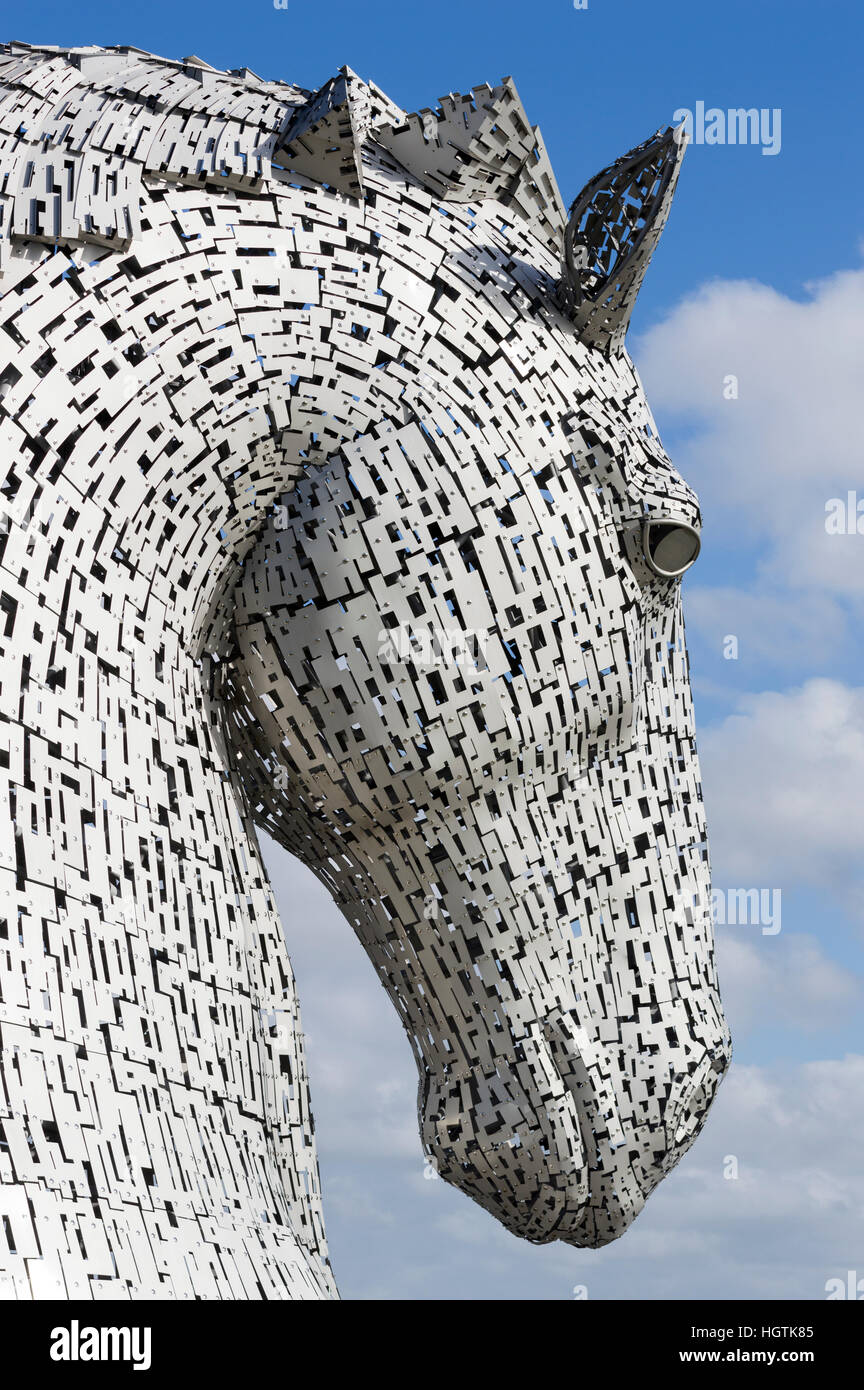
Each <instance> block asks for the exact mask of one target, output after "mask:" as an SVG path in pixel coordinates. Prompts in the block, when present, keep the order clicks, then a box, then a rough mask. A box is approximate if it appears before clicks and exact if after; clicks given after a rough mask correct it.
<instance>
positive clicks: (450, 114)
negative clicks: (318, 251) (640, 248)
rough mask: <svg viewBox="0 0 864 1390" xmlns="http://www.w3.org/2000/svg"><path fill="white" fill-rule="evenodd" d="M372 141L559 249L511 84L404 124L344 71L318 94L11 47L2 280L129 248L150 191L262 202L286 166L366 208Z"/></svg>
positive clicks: (1, 124)
mask: <svg viewBox="0 0 864 1390" xmlns="http://www.w3.org/2000/svg"><path fill="white" fill-rule="evenodd" d="M370 132H373V133H374V136H375V139H376V141H377V142H378V143H379V144H380V145H382V146H383V147H384V148H385V149H387V150H389V152H390V153H391V154H393V155H394V156H395V158H396V160H397V162H398V163H399V164H400V165H401V166H402V168H403V170H404V169H406V168H407V169H408V170H409V171H411V172H412V173H413V174H414V175H416V177H417V178H418V180H419V181H420V182H422V183H424V184H425V185H426V186H427V188H428V189H429V190H430V191H431V192H432V193H433V195H437V196H439V197H441V198H449V199H452V200H454V201H457V202H474V201H476V200H477V199H481V200H482V199H483V198H484V197H488V196H496V197H500V198H502V200H503V201H504V202H506V203H507V204H509V205H512V207H513V209H514V211H515V212H517V213H518V214H519V215H520V216H521V217H522V218H525V219H526V220H528V221H529V222H530V223H531V224H532V225H533V227H534V230H535V232H536V234H537V235H538V236H540V237H541V239H543V240H545V241H546V242H547V244H548V245H549V246H550V247H552V248H555V249H556V250H558V249H560V245H561V238H562V234H563V228H564V224H565V221H566V215H565V212H564V207H563V204H562V202H561V197H560V194H559V192H558V188H557V185H556V183H555V178H554V175H553V173H552V168H551V165H550V164H549V160H548V156H547V155H546V151H545V148H544V146H543V142H542V138H541V136H540V132H539V130H538V129H537V127H536V126H532V125H531V124H530V122H529V121H528V118H527V116H526V114H525V111H524V108H523V107H522V103H521V101H520V100H519V97H518V94H517V92H516V89H515V87H514V86H513V83H512V80H511V79H510V78H505V79H504V80H503V82H502V84H501V85H500V86H499V87H496V88H491V87H489V86H488V85H487V86H483V87H479V88H474V89H473V90H472V91H471V92H470V93H468V94H467V95H464V96H460V95H454V94H452V93H451V94H450V95H449V96H447V97H444V98H442V99H441V106H440V108H436V110H435V111H431V110H428V109H427V110H423V111H420V112H415V113H411V114H410V115H408V114H406V112H404V111H403V110H401V108H400V107H398V106H396V105H395V104H394V103H393V102H392V101H390V99H389V98H388V97H387V96H385V94H384V93H383V92H381V91H380V89H379V88H377V87H376V86H375V85H374V84H373V83H366V82H363V81H361V79H359V78H358V77H357V75H356V73H353V72H352V71H351V70H350V68H345V67H343V68H341V69H340V72H339V75H338V76H337V77H335V78H332V79H331V80H330V81H329V82H327V83H325V84H324V86H323V87H321V88H320V89H319V90H318V91H317V92H310V91H308V90H307V89H306V88H304V87H298V86H294V85H293V84H291V83H287V82H281V81H272V82H271V81H265V80H264V79H263V78H261V77H259V76H258V75H257V74H256V73H254V72H252V71H251V70H250V69H249V68H245V67H244V68H232V69H230V70H229V71H227V72H221V71H219V70H217V69H216V68H212V67H210V66H209V65H208V64H207V63H205V62H204V61H203V60H202V59H200V58H197V57H194V56H190V57H187V58H181V59H179V60H176V61H172V60H171V59H168V58H159V57H157V56H155V55H154V54H151V53H147V52H144V51H143V50H141V49H138V48H133V47H130V46H122V47H115V48H95V47H90V48H60V47H53V46H47V45H46V46H31V45H29V44H24V43H14V42H13V43H7V44H2V45H0V176H2V177H0V271H2V270H3V269H4V268H5V266H6V264H8V258H9V255H10V250H11V247H12V246H13V244H14V243H15V242H24V241H26V242H36V243H42V244H43V245H45V244H47V245H49V246H54V245H56V244H58V243H70V242H72V243H76V242H77V243H79V244H80V243H85V244H86V243H90V244H96V245H100V246H104V247H108V248H111V249H116V250H121V251H125V250H128V249H129V248H130V247H131V245H132V243H133V241H134V240H135V239H136V237H137V236H138V235H139V233H140V230H141V225H140V205H141V202H142V195H143V192H144V184H145V181H146V180H148V179H155V180H162V181H168V182H172V183H177V184H182V185H194V186H197V187H202V186H209V187H210V188H211V189H212V190H214V191H224V190H231V191H233V192H235V193H245V194H247V195H253V196H254V195H255V194H257V193H260V192H264V190H265V188H266V186H267V183H268V180H269V179H270V178H271V175H272V172H273V170H274V168H278V169H280V170H282V171H285V170H291V171H292V172H294V173H297V174H299V175H300V176H301V177H302V178H303V179H304V180H310V181H311V183H312V185H319V186H323V187H324V188H328V189H332V190H334V191H336V192H338V193H342V194H346V195H348V196H350V197H353V198H362V197H363V196H364V191H365V190H364V182H363V160H362V156H361V153H360V147H361V145H362V142H363V140H364V138H365V136H366V135H367V134H368V133H370ZM305 186H308V184H307V185H305Z"/></svg>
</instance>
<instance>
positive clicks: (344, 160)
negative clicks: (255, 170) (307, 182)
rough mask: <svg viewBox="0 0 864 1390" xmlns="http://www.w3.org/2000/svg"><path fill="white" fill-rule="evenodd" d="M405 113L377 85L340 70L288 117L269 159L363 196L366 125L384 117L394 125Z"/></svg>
mask: <svg viewBox="0 0 864 1390" xmlns="http://www.w3.org/2000/svg"><path fill="white" fill-rule="evenodd" d="M403 114H404V113H403V112H402V110H401V108H400V107H398V106H395V105H394V104H393V102H392V101H390V100H389V99H388V98H387V97H385V96H384V93H383V92H380V91H379V90H378V88H377V87H375V86H373V85H372V84H371V83H366V82H363V81H361V79H360V78H359V77H358V76H357V74H356V73H355V72H352V71H351V69H350V68H349V67H342V68H340V69H339V72H338V73H337V75H336V76H335V77H331V78H330V81H329V82H325V83H324V86H323V87H319V89H318V91H317V92H313V93H312V94H311V95H310V97H309V99H308V101H307V102H306V103H305V105H303V106H300V107H298V109H297V110H296V111H293V112H292V113H291V115H290V116H289V118H288V120H287V121H286V123H285V125H284V127H283V129H282V130H281V131H280V133H279V138H278V139H277V141H276V145H275V148H274V151H273V160H274V162H275V163H282V164H284V165H285V167H286V168H289V169H294V170H296V171H297V173H298V174H306V175H307V176H308V177H309V178H311V179H314V180H315V181H316V183H323V184H327V185H328V187H330V188H335V189H336V190H337V191H338V192H339V193H347V194H348V196H349V197H351V198H362V197H363V196H364V191H365V190H364V187H363V157H362V153H361V150H362V145H363V141H364V139H365V138H366V136H367V134H368V132H369V127H370V126H371V125H372V124H373V123H375V122H376V121H380V120H382V119H389V120H391V121H392V120H397V121H398V120H400V119H401V118H402V116H403Z"/></svg>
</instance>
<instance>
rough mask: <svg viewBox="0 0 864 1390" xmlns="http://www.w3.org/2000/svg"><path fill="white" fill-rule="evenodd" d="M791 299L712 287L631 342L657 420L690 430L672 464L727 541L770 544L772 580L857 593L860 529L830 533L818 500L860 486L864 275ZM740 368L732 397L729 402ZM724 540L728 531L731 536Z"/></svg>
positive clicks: (863, 585) (863, 542) (752, 289)
mask: <svg viewBox="0 0 864 1390" xmlns="http://www.w3.org/2000/svg"><path fill="white" fill-rule="evenodd" d="M807 291H808V297H807V298H806V299H804V300H801V301H799V300H794V299H791V298H788V297H786V296H785V295H782V294H779V293H778V292H777V291H776V290H773V289H770V288H769V287H767V286H765V285H760V284H757V283H754V282H749V281H716V282H713V283H710V284H708V285H706V286H704V287H703V288H702V289H700V290H699V291H697V292H696V293H695V294H693V295H691V296H689V297H688V298H687V299H685V300H684V301H683V302H682V303H681V304H679V305H678V306H677V307H676V308H675V309H674V310H673V311H672V313H671V314H670V315H669V316H668V318H666V319H665V320H664V321H663V322H662V323H660V324H659V325H657V326H656V327H654V328H652V329H650V330H649V331H648V332H647V333H645V334H644V335H643V336H642V337H641V338H640V339H638V340H637V343H636V347H635V351H634V355H635V357H636V361H637V363H638V365H639V369H640V372H641V375H642V377H643V380H644V382H645V387H646V391H647V394H648V399H649V400H650V402H651V404H652V406H653V407H654V408H655V410H656V411H657V412H658V414H659V415H660V419H661V423H663V422H672V423H674V421H675V420H676V419H677V420H678V421H679V422H681V423H683V424H686V425H688V426H689V427H690V433H689V435H688V438H687V440H686V442H685V443H683V444H682V445H681V446H680V447H679V448H677V449H676V450H675V454H676V460H675V461H676V463H677V464H678V465H679V466H680V467H681V470H682V472H683V473H684V474H685V476H686V477H687V479H688V481H689V482H691V483H692V484H693V485H694V486H695V487H696V489H697V491H698V492H699V493H700V496H701V498H702V502H703V506H704V508H705V510H706V511H708V512H709V513H710V514H711V515H712V516H713V517H715V518H717V519H720V518H723V517H724V516H725V519H726V522H727V523H728V524H729V525H730V527H731V528H732V529H733V530H734V538H735V542H736V543H737V542H740V541H742V540H743V541H748V540H750V541H752V540H761V541H763V543H764V542H768V546H767V547H766V553H765V555H764V565H765V570H766V572H767V573H768V574H770V575H771V576H773V578H774V579H775V581H780V582H787V583H789V584H790V585H793V586H798V587H806V586H815V587H816V588H821V589H825V590H828V591H833V592H836V593H841V594H846V595H850V596H855V597H857V598H861V597H862V596H864V564H862V560H864V536H857V535H855V536H829V535H827V534H826V532H825V503H826V501H827V500H828V499H829V498H831V497H845V495H846V493H847V491H848V490H849V489H855V488H856V487H857V488H858V491H859V495H860V496H864V486H862V474H861V461H862V460H861V415H860V393H861V381H862V379H864V271H861V270H851V271H843V272H839V273H838V274H836V275H832V276H830V277H829V278H827V279H824V280H820V281H818V282H815V283H813V284H812V285H810V286H808V287H807ZM730 375H734V376H735V377H736V378H737V381H738V398H737V399H735V400H727V399H724V394H723V390H724V381H725V379H726V378H727V377H728V376H730ZM730 535H731V532H730Z"/></svg>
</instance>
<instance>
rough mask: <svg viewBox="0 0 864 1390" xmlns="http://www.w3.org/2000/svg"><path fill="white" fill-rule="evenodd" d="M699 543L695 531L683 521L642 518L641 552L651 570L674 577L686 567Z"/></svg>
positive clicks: (694, 556) (697, 534)
mask: <svg viewBox="0 0 864 1390" xmlns="http://www.w3.org/2000/svg"><path fill="white" fill-rule="evenodd" d="M701 544H702V540H701V537H700V535H699V532H698V531H697V530H696V528H695V527H693V526H688V525H687V523H686V522H683V521H672V520H670V518H668V517H663V518H662V519H661V518H655V519H649V518H648V517H646V518H645V520H644V521H643V522H642V553H643V555H644V556H645V559H646V560H647V561H648V564H649V565H650V566H651V568H652V570H653V571H654V573H655V574H659V575H660V576H661V577H662V578H663V579H675V578H677V576H678V575H679V574H683V573H684V571H685V570H688V569H689V568H690V566H691V565H692V564H693V561H694V560H695V559H696V556H697V555H698V554H699V548H700V546H701Z"/></svg>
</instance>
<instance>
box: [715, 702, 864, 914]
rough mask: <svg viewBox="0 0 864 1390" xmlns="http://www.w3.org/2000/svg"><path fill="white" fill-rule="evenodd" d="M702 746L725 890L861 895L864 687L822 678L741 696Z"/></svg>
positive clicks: (718, 873)
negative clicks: (810, 888)
mask: <svg viewBox="0 0 864 1390" xmlns="http://www.w3.org/2000/svg"><path fill="white" fill-rule="evenodd" d="M699 749H700V756H701V761H702V769H703V776H704V786H705V800H706V807H707V810H708V824H709V831H710V836H711V845H712V858H713V861H714V866H715V878H716V879H717V881H718V883H719V884H720V885H721V886H722V884H724V883H725V884H727V885H729V886H731V885H732V884H733V883H734V884H735V885H736V886H746V887H750V886H759V887H779V888H781V889H782V888H783V887H784V886H785V885H787V884H793V883H811V884H814V885H817V886H819V887H821V888H823V889H824V891H825V892H826V893H827V894H834V895H835V896H838V897H840V898H842V899H844V900H846V899H847V898H848V895H850V894H852V893H854V892H855V891H860V883H861V867H860V861H861V846H862V843H864V798H862V795H861V789H862V786H864V688H850V687H849V686H846V685H843V684H842V683H840V682H839V681H832V680H824V679H817V680H810V681H807V682H806V683H805V684H804V685H803V686H801V687H800V688H798V689H794V690H791V691H787V692H774V691H763V692H761V693H760V694H753V695H743V696H741V697H740V700H739V703H738V708H737V710H736V712H735V713H733V714H730V715H729V716H728V717H727V718H726V719H724V720H723V721H722V723H720V724H718V725H715V726H713V727H710V728H708V729H706V730H703V732H702V733H701V735H700V739H699Z"/></svg>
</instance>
